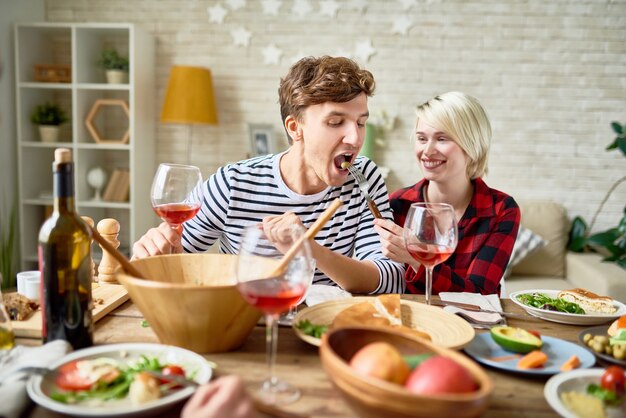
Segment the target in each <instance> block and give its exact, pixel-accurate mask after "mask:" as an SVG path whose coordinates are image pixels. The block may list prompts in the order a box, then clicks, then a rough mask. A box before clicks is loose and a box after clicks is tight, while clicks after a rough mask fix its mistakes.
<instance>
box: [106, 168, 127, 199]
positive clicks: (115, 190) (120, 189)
mask: <svg viewBox="0 0 626 418" xmlns="http://www.w3.org/2000/svg"><path fill="white" fill-rule="evenodd" d="M129 193H130V172H129V171H128V169H125V168H116V169H115V170H113V174H111V179H110V180H109V182H108V183H107V186H106V188H105V189H104V193H103V194H102V200H108V201H109V202H127V201H128V197H129Z"/></svg>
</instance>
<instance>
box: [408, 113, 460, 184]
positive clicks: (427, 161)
mask: <svg viewBox="0 0 626 418" xmlns="http://www.w3.org/2000/svg"><path fill="white" fill-rule="evenodd" d="M415 131H416V132H415V156H416V157H417V161H418V163H419V166H420V169H421V170H422V174H423V175H424V178H426V179H427V180H429V181H434V182H441V183H446V182H450V181H456V180H459V179H462V180H466V179H467V170H466V168H467V163H468V158H467V155H466V154H465V152H464V151H463V149H462V148H461V147H460V146H459V145H458V144H457V143H456V141H455V140H454V139H453V138H452V137H451V136H450V135H448V134H447V133H445V132H441V131H440V130H439V129H437V128H436V127H433V126H431V125H429V124H427V123H426V122H425V121H424V120H423V119H420V120H419V121H418V123H417V127H416V129H415Z"/></svg>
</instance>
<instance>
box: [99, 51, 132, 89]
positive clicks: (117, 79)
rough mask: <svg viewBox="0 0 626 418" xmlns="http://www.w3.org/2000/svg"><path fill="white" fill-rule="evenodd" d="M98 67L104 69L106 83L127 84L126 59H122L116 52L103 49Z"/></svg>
mask: <svg viewBox="0 0 626 418" xmlns="http://www.w3.org/2000/svg"><path fill="white" fill-rule="evenodd" d="M98 65H99V66H100V67H102V68H104V70H105V72H106V78H107V82H108V83H113V84H119V83H127V82H128V58H126V57H122V56H120V55H119V54H118V52H117V50H116V49H114V48H112V49H105V50H104V51H102V56H101V58H100V61H98Z"/></svg>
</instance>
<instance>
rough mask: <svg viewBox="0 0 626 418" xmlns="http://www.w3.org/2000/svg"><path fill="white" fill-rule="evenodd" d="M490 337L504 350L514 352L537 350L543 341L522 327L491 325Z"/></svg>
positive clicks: (523, 352)
mask: <svg viewBox="0 0 626 418" xmlns="http://www.w3.org/2000/svg"><path fill="white" fill-rule="evenodd" d="M491 338H493V340H494V341H495V342H496V343H497V344H498V345H499V346H501V347H502V348H504V349H505V350H509V351H513V352H514V353H522V354H526V353H530V352H531V351H533V350H539V349H540V348H541V346H542V345H543V341H541V339H540V338H537V337H536V336H534V335H533V334H531V333H530V332H528V331H526V330H525V329H523V328H516V327H503V326H498V327H493V328H491Z"/></svg>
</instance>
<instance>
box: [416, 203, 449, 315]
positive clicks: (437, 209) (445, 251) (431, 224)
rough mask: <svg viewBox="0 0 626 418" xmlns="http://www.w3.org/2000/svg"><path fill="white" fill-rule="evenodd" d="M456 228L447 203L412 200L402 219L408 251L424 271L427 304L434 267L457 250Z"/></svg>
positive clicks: (427, 302)
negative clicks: (414, 201) (405, 215)
mask: <svg viewBox="0 0 626 418" xmlns="http://www.w3.org/2000/svg"><path fill="white" fill-rule="evenodd" d="M458 240H459V230H458V226H457V222H456V216H455V214H454V208H453V207H452V206H451V205H449V204H447V203H413V204H412V205H411V207H410V208H409V212H408V213H407V217H406V220H405V221H404V244H405V246H406V249H407V251H408V252H409V254H410V255H411V257H413V258H414V259H415V260H417V261H419V262H420V263H421V264H422V265H423V266H424V268H425V270H426V283H425V291H424V293H425V295H426V304H427V305H430V299H431V293H432V287H433V268H434V267H435V266H436V265H437V264H440V263H443V262H444V261H446V260H447V259H448V258H449V257H450V256H451V255H452V253H453V252H454V250H455V249H456V246H457V244H458Z"/></svg>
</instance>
